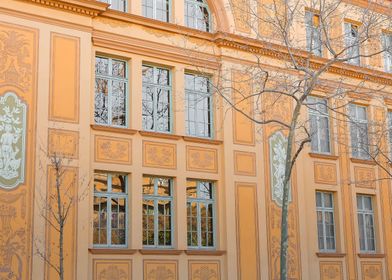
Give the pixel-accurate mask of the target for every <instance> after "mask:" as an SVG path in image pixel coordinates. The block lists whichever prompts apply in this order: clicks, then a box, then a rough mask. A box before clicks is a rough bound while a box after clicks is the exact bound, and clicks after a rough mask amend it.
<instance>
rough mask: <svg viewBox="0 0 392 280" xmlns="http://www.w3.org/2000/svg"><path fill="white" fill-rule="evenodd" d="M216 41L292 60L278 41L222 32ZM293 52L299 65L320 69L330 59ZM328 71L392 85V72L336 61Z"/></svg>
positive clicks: (222, 45)
mask: <svg viewBox="0 0 392 280" xmlns="http://www.w3.org/2000/svg"><path fill="white" fill-rule="evenodd" d="M214 41H215V43H216V44H217V45H218V46H220V47H228V48H233V49H237V50H241V51H244V52H250V53H254V54H259V55H263V56H268V57H271V58H274V59H278V60H285V61H288V60H290V54H289V53H288V51H287V48H285V46H282V45H278V44H276V43H270V42H265V41H261V40H256V39H251V38H247V37H243V36H239V35H234V34H227V33H222V32H218V33H216V35H215V39H214ZM291 54H292V55H293V57H294V58H295V60H296V61H297V63H298V64H299V65H301V64H302V65H305V64H309V67H310V68H313V69H320V68H321V67H322V66H324V65H325V64H326V63H327V62H328V61H329V60H328V59H327V58H323V57H316V56H310V57H309V53H308V52H306V51H302V50H300V49H294V48H293V49H291ZM327 72H329V73H334V74H338V75H342V76H346V77H350V78H354V79H360V80H363V81H369V82H374V83H378V84H384V85H392V74H390V73H386V72H382V71H379V70H374V69H369V68H366V67H360V66H355V65H351V64H348V63H342V62H336V63H334V64H332V65H331V66H330V67H329V68H328V70H327Z"/></svg>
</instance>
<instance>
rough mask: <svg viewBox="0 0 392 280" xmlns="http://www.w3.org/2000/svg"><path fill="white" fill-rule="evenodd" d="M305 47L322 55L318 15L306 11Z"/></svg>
mask: <svg viewBox="0 0 392 280" xmlns="http://www.w3.org/2000/svg"><path fill="white" fill-rule="evenodd" d="M305 24H306V47H307V50H308V51H309V52H312V53H313V54H314V55H317V56H321V55H322V41H321V30H320V15H318V14H315V13H312V12H310V11H306V13H305Z"/></svg>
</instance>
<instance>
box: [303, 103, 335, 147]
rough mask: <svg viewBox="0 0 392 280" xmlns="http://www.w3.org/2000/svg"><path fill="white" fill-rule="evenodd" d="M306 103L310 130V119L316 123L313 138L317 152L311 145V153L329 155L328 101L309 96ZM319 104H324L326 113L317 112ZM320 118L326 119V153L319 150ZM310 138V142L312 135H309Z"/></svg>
mask: <svg viewBox="0 0 392 280" xmlns="http://www.w3.org/2000/svg"><path fill="white" fill-rule="evenodd" d="M308 102H309V106H308V108H309V120H310V124H309V125H310V128H312V127H311V124H312V118H316V123H317V131H316V133H315V134H314V135H315V138H316V140H317V147H318V150H314V149H313V146H312V145H311V149H312V152H314V153H319V154H331V131H330V119H329V114H328V107H327V106H328V101H327V100H326V99H323V98H321V97H317V96H309V97H308ZM319 103H320V104H321V103H325V108H326V111H327V112H321V111H320V110H318V106H319V105H320V104H319ZM312 106H314V107H316V109H313V108H312ZM322 118H326V119H327V124H328V147H327V149H326V150H327V151H322V148H321V146H322V145H321V136H320V134H321V132H320V130H321V119H322ZM310 131H312V130H310ZM311 136H312V137H311V138H312V141H313V140H314V137H313V134H312V135H311Z"/></svg>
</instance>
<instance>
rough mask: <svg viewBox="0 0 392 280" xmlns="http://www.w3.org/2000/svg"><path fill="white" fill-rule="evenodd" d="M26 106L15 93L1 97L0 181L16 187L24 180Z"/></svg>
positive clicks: (3, 184) (4, 184)
mask: <svg viewBox="0 0 392 280" xmlns="http://www.w3.org/2000/svg"><path fill="white" fill-rule="evenodd" d="M25 116H26V106H25V104H23V103H21V102H20V100H19V98H18V97H17V96H16V95H15V94H14V93H7V94H6V95H5V96H4V97H0V183H2V184H1V185H2V186H6V187H15V186H16V185H17V184H18V183H20V182H23V175H24V172H23V170H22V162H23V160H24V145H25V142H24V133H25Z"/></svg>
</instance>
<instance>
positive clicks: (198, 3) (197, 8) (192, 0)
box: [185, 0, 211, 32]
mask: <svg viewBox="0 0 392 280" xmlns="http://www.w3.org/2000/svg"><path fill="white" fill-rule="evenodd" d="M185 25H186V26H188V27H191V28H196V29H199V30H201V31H207V32H210V31H211V15H210V10H209V8H208V5H207V3H206V1H205V0H185Z"/></svg>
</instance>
